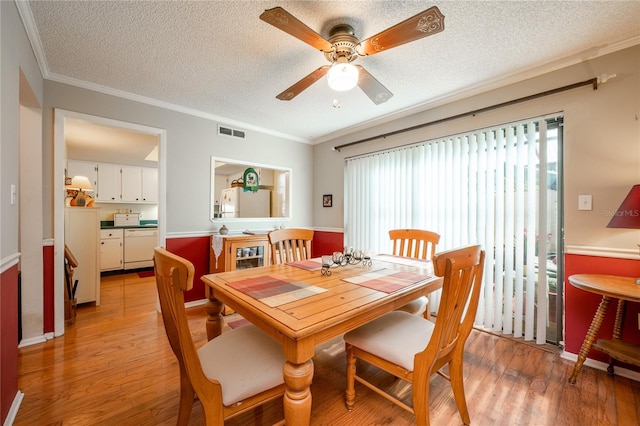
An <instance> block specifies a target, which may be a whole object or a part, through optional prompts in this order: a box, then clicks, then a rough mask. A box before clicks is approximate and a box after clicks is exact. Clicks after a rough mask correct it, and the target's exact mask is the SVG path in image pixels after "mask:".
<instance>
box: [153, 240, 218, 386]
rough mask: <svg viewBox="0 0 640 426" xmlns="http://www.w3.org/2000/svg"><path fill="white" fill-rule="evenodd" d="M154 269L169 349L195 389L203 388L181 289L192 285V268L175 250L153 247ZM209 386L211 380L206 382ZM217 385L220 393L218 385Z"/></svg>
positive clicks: (193, 270)
mask: <svg viewBox="0 0 640 426" xmlns="http://www.w3.org/2000/svg"><path fill="white" fill-rule="evenodd" d="M153 262H154V272H155V277H156V286H157V288H158V298H159V300H160V309H161V311H162V321H163V322H164V328H165V330H166V332H167V337H168V339H169V343H170V345H171V349H172V350H173V353H174V354H175V356H176V358H177V359H178V362H179V363H180V367H181V368H184V370H185V371H186V373H187V375H188V376H189V381H190V382H191V384H192V385H193V387H194V390H195V391H196V392H200V391H203V388H201V387H200V386H203V383H204V382H209V381H208V380H207V379H206V376H205V375H204V371H203V370H202V364H201V363H200V358H199V357H198V353H197V350H196V347H195V345H194V343H193V338H192V337H191V331H190V329H189V323H188V320H187V314H186V309H185V305H184V292H185V291H188V290H191V289H192V288H193V277H194V275H195V268H194V266H193V264H192V263H191V262H189V261H188V260H186V259H183V258H181V257H179V256H176V255H175V254H173V253H171V252H169V251H167V250H165V249H163V248H160V247H156V248H155V249H154V257H153ZM206 386H207V387H208V388H209V389H210V386H211V382H209V383H208V384H207V385H206ZM217 387H218V392H219V394H220V396H221V395H222V389H221V388H219V385H218V386H217Z"/></svg>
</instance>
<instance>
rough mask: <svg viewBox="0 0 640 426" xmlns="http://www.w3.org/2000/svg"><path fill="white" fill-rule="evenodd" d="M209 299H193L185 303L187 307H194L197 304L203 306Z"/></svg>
mask: <svg viewBox="0 0 640 426" xmlns="http://www.w3.org/2000/svg"><path fill="white" fill-rule="evenodd" d="M207 301H208V299H200V300H192V301H191V302H187V303H185V304H184V307H185V308H187V309H188V308H193V307H196V306H202V305H204V304H205V303H207Z"/></svg>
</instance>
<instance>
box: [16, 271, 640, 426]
mask: <svg viewBox="0 0 640 426" xmlns="http://www.w3.org/2000/svg"><path fill="white" fill-rule="evenodd" d="M101 288H102V293H101V298H102V304H101V305H100V306H99V307H94V306H81V307H79V309H78V316H77V320H76V323H75V324H74V325H73V326H70V327H68V328H67V330H66V333H65V335H64V336H62V337H59V338H57V339H54V340H52V341H49V342H46V343H43V344H39V345H33V346H29V347H26V348H22V349H20V357H19V372H18V374H19V378H18V387H19V389H20V390H21V391H22V392H24V399H23V401H22V405H21V407H20V410H19V412H18V415H17V418H16V421H15V423H14V424H15V425H65V426H66V425H94V424H100V425H136V426H144V425H173V424H175V423H176V418H177V408H178V389H179V378H178V377H179V375H178V366H177V362H176V360H175V357H174V355H173V353H172V352H171V349H170V347H169V344H168V341H167V337H166V335H165V332H164V328H163V325H162V318H161V316H160V314H158V313H157V312H156V295H155V281H154V278H153V277H151V278H139V277H138V275H137V274H135V273H134V274H125V275H114V276H109V277H103V279H102V286H101ZM188 315H189V323H190V326H191V330H192V334H193V337H194V340H195V341H196V345H200V344H202V343H203V342H204V341H205V340H206V333H205V326H204V323H205V317H206V316H205V312H204V308H203V307H196V308H191V309H189V310H188ZM558 353H559V351H558V350H556V349H549V348H546V349H541V348H538V347H534V346H532V345H529V344H525V343H522V342H518V341H514V340H511V339H508V338H503V337H500V336H495V335H492V334H488V333H483V332H480V331H477V330H474V331H473V332H472V334H471V336H470V338H469V340H468V341H467V346H466V354H465V361H466V365H465V389H466V395H467V402H468V405H469V411H470V414H471V421H472V424H473V425H581V426H586V425H637V424H640V408H639V407H640V383H638V382H635V381H632V380H629V379H625V378H622V377H609V376H607V374H606V373H605V372H602V371H598V370H594V369H592V368H589V367H586V366H585V367H584V369H583V371H582V373H581V374H580V376H578V381H577V383H576V385H569V384H568V383H567V378H568V375H569V374H570V373H571V368H572V367H573V363H571V362H569V361H566V360H564V359H561V358H560V357H559V355H558ZM314 363H315V369H316V371H315V376H314V381H313V385H312V393H313V412H312V424H313V425H327V426H328V425H331V426H335V425H391V424H393V425H394V426H395V425H400V426H402V425H412V424H414V420H413V416H412V415H411V414H409V413H407V412H405V411H404V410H402V409H400V408H399V407H396V406H395V405H393V404H391V403H390V402H388V401H386V400H385V399H383V398H381V397H380V396H378V395H375V394H373V393H372V392H371V391H369V390H368V389H366V388H364V387H363V386H358V385H356V405H355V408H354V410H353V411H352V412H350V413H349V412H347V411H346V409H345V407H344V389H345V355H344V345H343V343H342V341H341V339H336V340H334V341H331V342H328V343H326V344H324V345H322V346H320V347H318V348H317V351H316V356H315V358H314ZM358 369H359V371H360V370H362V371H366V372H367V374H370V375H371V377H372V378H373V380H376V381H377V382H378V383H380V384H381V385H383V386H385V387H387V388H388V389H389V390H390V391H393V392H394V393H396V394H397V395H400V396H403V395H404V397H405V398H406V400H407V401H410V394H411V393H410V388H409V387H408V386H407V385H406V384H404V383H403V382H399V381H395V380H393V379H392V378H390V377H389V376H388V375H386V374H385V373H382V372H380V371H376V370H374V369H373V368H372V367H367V366H366V365H359V366H358ZM282 418H283V414H282V403H281V401H275V402H272V403H269V404H267V405H265V406H264V407H263V408H262V409H260V410H258V411H256V412H252V413H247V414H245V415H242V416H239V417H237V418H234V419H230V420H229V421H227V423H226V424H227V425H234V426H235V425H237V426H240V425H250V424H255V425H263V424H265V425H266V424H272V423H274V422H276V421H278V420H280V419H282ZM190 424H191V425H200V424H204V417H203V412H202V408H201V406H200V403H199V402H197V401H196V402H195V403H194V407H193V412H192V416H191V421H190ZM431 424H433V425H461V424H462V422H461V420H460V416H459V415H458V413H457V410H456V407H455V403H454V401H453V397H452V395H451V390H450V386H449V384H448V383H447V382H446V381H445V380H444V379H442V378H441V377H439V376H434V378H433V379H432V381H431Z"/></svg>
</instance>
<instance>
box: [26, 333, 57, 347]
mask: <svg viewBox="0 0 640 426" xmlns="http://www.w3.org/2000/svg"><path fill="white" fill-rule="evenodd" d="M47 334H51V333H47ZM47 340H48V339H47V338H46V336H45V335H42V336H36V337H29V338H28V339H22V340H20V343H19V344H18V347H19V348H24V347H27V346H32V345H37V344H38V343H44V342H46V341H47Z"/></svg>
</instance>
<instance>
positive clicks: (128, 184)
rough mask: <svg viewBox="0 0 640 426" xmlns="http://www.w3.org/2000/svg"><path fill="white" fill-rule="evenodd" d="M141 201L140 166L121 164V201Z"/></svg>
mask: <svg viewBox="0 0 640 426" xmlns="http://www.w3.org/2000/svg"><path fill="white" fill-rule="evenodd" d="M141 201H142V167H135V166H122V202H123V203H139V202H141Z"/></svg>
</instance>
